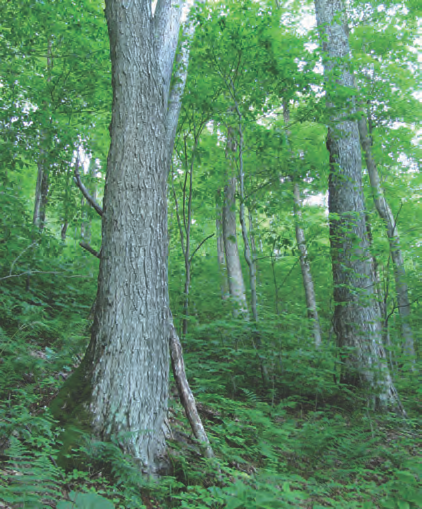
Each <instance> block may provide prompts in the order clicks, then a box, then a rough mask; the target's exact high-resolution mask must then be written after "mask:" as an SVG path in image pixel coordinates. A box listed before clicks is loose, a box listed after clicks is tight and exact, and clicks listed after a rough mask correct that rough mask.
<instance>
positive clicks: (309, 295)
mask: <svg viewBox="0 0 422 509" xmlns="http://www.w3.org/2000/svg"><path fill="white" fill-rule="evenodd" d="M293 196H294V214H295V223H296V225H295V226H296V241H297V245H298V247H299V251H300V268H301V270H302V279H303V286H304V288H305V297H306V307H307V308H308V317H309V318H310V319H311V320H312V327H313V334H314V341H315V346H316V347H318V346H320V345H321V327H320V323H319V316H318V310H317V304H316V298H315V289H314V281H313V279H312V274H311V266H310V264H309V260H308V249H307V247H306V239H305V232H304V231H303V228H302V226H301V223H302V211H301V207H302V201H301V199H300V189H299V184H298V183H297V182H294V183H293Z"/></svg>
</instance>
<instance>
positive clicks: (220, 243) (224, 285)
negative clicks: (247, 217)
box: [215, 189, 229, 300]
mask: <svg viewBox="0 0 422 509" xmlns="http://www.w3.org/2000/svg"><path fill="white" fill-rule="evenodd" d="M215 223H216V231H217V256H218V267H219V269H220V290H221V298H222V299H223V300H227V298H228V296H229V283H228V279H227V265H226V254H225V252H224V237H223V208H222V204H221V190H220V189H219V190H218V191H217V200H216V220H215Z"/></svg>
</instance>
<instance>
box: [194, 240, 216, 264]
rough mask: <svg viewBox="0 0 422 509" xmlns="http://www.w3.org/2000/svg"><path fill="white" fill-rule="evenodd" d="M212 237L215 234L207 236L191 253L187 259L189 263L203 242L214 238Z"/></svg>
mask: <svg viewBox="0 0 422 509" xmlns="http://www.w3.org/2000/svg"><path fill="white" fill-rule="evenodd" d="M214 235H215V233H212V234H211V235H208V237H205V239H204V240H203V241H202V242H201V243H200V244H199V245H198V246H197V247H196V249H195V251H194V252H193V253H192V256H191V257H190V259H189V263H190V262H191V261H192V258H193V257H194V256H195V254H196V252H197V251H198V249H200V248H201V247H202V246H203V245H204V244H205V242H206V241H207V240H208V239H210V238H211V237H214Z"/></svg>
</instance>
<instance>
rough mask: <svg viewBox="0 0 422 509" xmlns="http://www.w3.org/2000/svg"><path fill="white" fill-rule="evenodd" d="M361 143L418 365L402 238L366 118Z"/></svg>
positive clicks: (408, 347) (409, 352)
mask: <svg viewBox="0 0 422 509" xmlns="http://www.w3.org/2000/svg"><path fill="white" fill-rule="evenodd" d="M358 126H359V135H360V142H361V144H362V148H363V151H364V153H365V160H366V167H367V169H368V174H369V180H370V183H371V188H372V195H373V197H374V203H375V207H376V209H377V212H378V214H379V216H380V217H381V219H382V220H383V221H384V224H385V229H386V232H387V236H388V241H389V244H390V253H391V259H392V260H393V266H394V279H395V283H396V294H397V306H398V309H399V313H400V320H401V331H402V335H403V339H404V353H405V354H406V356H408V357H409V358H410V359H411V360H412V364H413V365H414V362H415V346H414V342H413V333H412V328H411V326H410V323H409V318H410V304H409V292H408V289H407V283H406V271H405V268H404V260H403V254H402V251H401V249H400V236H399V232H398V229H397V225H396V220H395V218H394V215H393V213H392V211H391V208H390V206H389V204H388V202H387V200H386V198H385V196H384V192H383V189H382V185H381V181H380V178H379V174H378V169H377V165H376V164H375V161H374V158H373V155H372V140H371V137H370V135H369V134H368V128H367V124H366V118H365V117H364V116H362V117H360V119H359V121H358Z"/></svg>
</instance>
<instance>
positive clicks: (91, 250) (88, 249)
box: [79, 242, 101, 258]
mask: <svg viewBox="0 0 422 509" xmlns="http://www.w3.org/2000/svg"><path fill="white" fill-rule="evenodd" d="M79 245H80V246H81V247H82V248H83V249H85V250H86V251H88V253H91V254H92V255H94V256H95V257H97V258H101V249H100V250H99V251H95V249H93V248H92V247H91V246H90V245H89V244H87V243H86V242H79Z"/></svg>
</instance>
